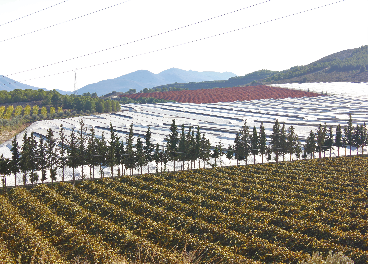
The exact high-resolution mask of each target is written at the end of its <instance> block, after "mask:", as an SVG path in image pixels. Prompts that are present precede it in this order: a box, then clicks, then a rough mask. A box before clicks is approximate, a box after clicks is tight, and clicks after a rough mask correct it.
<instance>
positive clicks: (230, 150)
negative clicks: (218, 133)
mask: <svg viewBox="0 0 368 264" xmlns="http://www.w3.org/2000/svg"><path fill="white" fill-rule="evenodd" d="M233 157H234V149H233V147H232V146H231V145H229V146H228V148H227V151H226V158H227V159H228V160H229V161H230V164H231V160H232V159H233Z"/></svg>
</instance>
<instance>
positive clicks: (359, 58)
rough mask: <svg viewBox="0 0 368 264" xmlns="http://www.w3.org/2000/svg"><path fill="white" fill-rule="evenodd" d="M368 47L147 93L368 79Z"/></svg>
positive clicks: (363, 80)
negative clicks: (273, 69) (290, 64)
mask: <svg viewBox="0 0 368 264" xmlns="http://www.w3.org/2000/svg"><path fill="white" fill-rule="evenodd" d="M367 69H368V46H362V47H360V48H356V49H349V50H344V51H340V52H337V53H334V54H331V55H328V56H326V57H324V58H321V59H319V60H317V61H315V62H312V63H310V64H308V65H303V66H294V67H291V68H290V69H287V70H284V71H280V72H278V71H270V70H259V71H255V72H252V73H249V74H246V75H244V76H237V77H232V78H230V79H228V80H223V81H212V82H191V83H172V84H167V85H161V86H157V87H154V88H151V89H148V91H147V90H145V91H144V92H157V91H158V92H161V91H169V90H172V89H174V88H176V89H187V90H197V89H210V88H224V87H234V86H244V85H258V84H271V83H292V82H299V83H302V82H368V71H367Z"/></svg>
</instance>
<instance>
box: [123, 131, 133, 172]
mask: <svg viewBox="0 0 368 264" xmlns="http://www.w3.org/2000/svg"><path fill="white" fill-rule="evenodd" d="M133 141H134V133H133V124H131V125H130V128H129V134H128V137H127V141H126V142H127V144H126V154H127V156H126V158H125V166H126V168H128V169H130V172H131V174H132V172H133V169H134V167H135V157H134V155H135V153H134V150H133Z"/></svg>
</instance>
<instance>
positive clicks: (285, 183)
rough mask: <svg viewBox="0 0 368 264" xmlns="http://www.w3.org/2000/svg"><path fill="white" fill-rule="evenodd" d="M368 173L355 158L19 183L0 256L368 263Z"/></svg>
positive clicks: (5, 206) (7, 199) (5, 217)
mask: <svg viewBox="0 0 368 264" xmlns="http://www.w3.org/2000/svg"><path fill="white" fill-rule="evenodd" d="M367 170H368V158H367V157H361V156H354V157H341V158H333V159H329V158H325V159H313V160H300V161H295V162H284V163H278V164H276V163H269V164H263V165H261V164H257V165H248V166H239V167H223V168H214V169H198V170H193V171H183V172H177V173H163V174H159V175H156V174H145V175H139V176H124V177H120V178H115V179H107V178H105V179H100V180H93V181H92V180H86V181H83V182H79V183H76V185H75V186H73V185H72V184H71V183H57V184H54V185H38V186H36V187H33V188H19V187H17V188H12V189H10V190H7V193H6V194H4V195H0V262H1V263H17V260H21V263H31V262H32V261H34V263H75V262H73V260H74V259H75V258H76V257H81V258H82V259H84V260H87V261H89V262H90V263H125V262H124V261H127V262H135V261H137V262H145V263H186V262H185V261H184V260H187V259H194V260H197V261H198V262H202V263H257V262H258V263H298V262H300V261H302V260H304V259H305V258H306V256H307V254H311V253H313V252H316V251H319V252H321V253H322V254H323V255H327V254H328V252H329V251H331V250H332V251H333V252H337V251H341V252H343V253H344V255H346V256H348V257H350V258H351V259H353V260H354V261H355V263H367V262H368V251H367V250H368V238H367V231H368V221H367V219H368V204H367V201H368V188H367V186H368V185H367V183H368V181H367ZM193 262H195V261H193Z"/></svg>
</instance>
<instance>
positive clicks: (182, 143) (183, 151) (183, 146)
mask: <svg viewBox="0 0 368 264" xmlns="http://www.w3.org/2000/svg"><path fill="white" fill-rule="evenodd" d="M188 147H189V144H187V138H186V137H185V127H184V124H182V125H181V133H180V138H179V144H178V151H177V152H176V154H179V155H178V156H179V158H180V159H181V160H182V161H183V165H182V166H183V168H182V169H183V170H184V161H185V160H186V159H187V157H188V156H189V151H188ZM174 170H175V169H174Z"/></svg>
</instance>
